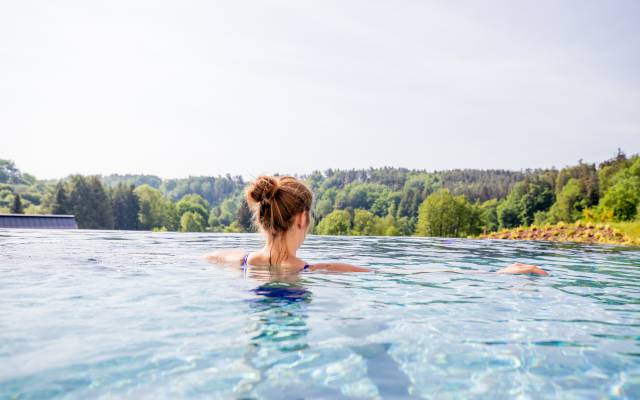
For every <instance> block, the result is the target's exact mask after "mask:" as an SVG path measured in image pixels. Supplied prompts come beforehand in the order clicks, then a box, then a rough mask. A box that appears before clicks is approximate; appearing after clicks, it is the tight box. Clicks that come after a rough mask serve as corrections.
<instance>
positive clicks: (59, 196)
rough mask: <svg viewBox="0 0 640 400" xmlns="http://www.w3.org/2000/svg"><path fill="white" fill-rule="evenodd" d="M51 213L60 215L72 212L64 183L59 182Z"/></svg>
mask: <svg viewBox="0 0 640 400" xmlns="http://www.w3.org/2000/svg"><path fill="white" fill-rule="evenodd" d="M51 213H52V214H58V215H66V214H71V213H72V210H71V205H70V204H69V197H68V196H67V192H66V191H65V189H64V184H63V183H62V182H58V184H57V185H56V189H55V192H54V196H53V204H52V205H51Z"/></svg>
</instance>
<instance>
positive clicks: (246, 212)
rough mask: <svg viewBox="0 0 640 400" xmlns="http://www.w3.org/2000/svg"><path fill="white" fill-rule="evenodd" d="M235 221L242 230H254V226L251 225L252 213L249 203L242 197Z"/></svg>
mask: <svg viewBox="0 0 640 400" xmlns="http://www.w3.org/2000/svg"><path fill="white" fill-rule="evenodd" d="M237 222H238V226H240V228H241V229H242V230H243V232H255V228H254V226H253V214H252V213H251V210H250V209H249V205H248V204H247V201H246V200H245V199H242V202H241V203H240V209H239V210H238V219H237Z"/></svg>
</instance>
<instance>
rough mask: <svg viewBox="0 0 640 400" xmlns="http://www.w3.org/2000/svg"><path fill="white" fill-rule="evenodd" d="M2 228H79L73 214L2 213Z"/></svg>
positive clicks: (0, 219)
mask: <svg viewBox="0 0 640 400" xmlns="http://www.w3.org/2000/svg"><path fill="white" fill-rule="evenodd" d="M0 228H19V229H25V228H26V229H29V228H31V229H78V224H77V223H76V217H75V216H73V215H40V214H0Z"/></svg>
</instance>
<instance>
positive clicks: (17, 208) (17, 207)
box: [11, 193, 24, 214]
mask: <svg viewBox="0 0 640 400" xmlns="http://www.w3.org/2000/svg"><path fill="white" fill-rule="evenodd" d="M11 213H12V214H24V209H23V207H22V200H21V199H20V195H19V194H17V193H16V195H15V196H13V205H12V206H11Z"/></svg>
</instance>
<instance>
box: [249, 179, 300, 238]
mask: <svg viewBox="0 0 640 400" xmlns="http://www.w3.org/2000/svg"><path fill="white" fill-rule="evenodd" d="M245 197H246V199H247V204H248V205H249V208H250V209H251V210H252V211H253V215H254V222H255V224H256V225H257V226H258V227H259V228H260V229H261V230H262V231H263V232H265V233H266V234H267V235H268V236H269V237H270V239H271V240H273V239H275V238H276V237H280V236H282V235H284V233H285V232H287V230H289V228H291V226H292V225H293V220H294V217H295V216H296V215H298V214H300V213H305V215H306V217H307V223H308V222H309V211H310V210H311V204H312V203H313V193H311V190H309V188H308V187H307V185H305V184H304V183H302V182H301V181H300V180H299V179H297V178H294V177H293V176H260V177H258V178H257V179H256V180H255V181H254V182H253V183H251V184H250V185H249V187H248V188H247V190H246V192H245Z"/></svg>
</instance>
